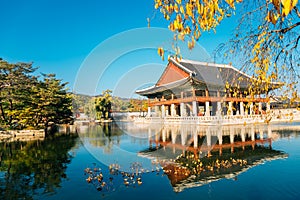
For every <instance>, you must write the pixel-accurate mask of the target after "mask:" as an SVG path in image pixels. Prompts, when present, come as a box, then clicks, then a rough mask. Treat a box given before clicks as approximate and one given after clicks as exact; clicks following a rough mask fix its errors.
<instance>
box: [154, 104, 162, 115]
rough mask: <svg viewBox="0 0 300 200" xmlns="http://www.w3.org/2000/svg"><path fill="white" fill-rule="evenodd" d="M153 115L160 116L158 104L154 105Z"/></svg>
mask: <svg viewBox="0 0 300 200" xmlns="http://www.w3.org/2000/svg"><path fill="white" fill-rule="evenodd" d="M155 115H156V116H157V117H159V116H161V113H160V111H159V107H158V106H155Z"/></svg>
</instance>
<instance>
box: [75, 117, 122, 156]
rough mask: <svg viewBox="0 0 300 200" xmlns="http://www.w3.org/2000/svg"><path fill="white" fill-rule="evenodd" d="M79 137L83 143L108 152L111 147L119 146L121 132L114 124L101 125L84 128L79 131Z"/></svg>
mask: <svg viewBox="0 0 300 200" xmlns="http://www.w3.org/2000/svg"><path fill="white" fill-rule="evenodd" d="M79 135H80V137H81V138H82V139H86V140H85V142H88V143H89V144H91V145H93V146H95V147H104V149H105V151H106V152H110V151H111V148H112V146H113V145H119V144H120V140H121V138H120V137H121V135H123V131H122V130H121V129H120V128H119V126H118V125H117V124H115V123H103V124H101V125H99V126H85V127H81V128H80V129H79Z"/></svg>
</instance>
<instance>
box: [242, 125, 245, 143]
mask: <svg viewBox="0 0 300 200" xmlns="http://www.w3.org/2000/svg"><path fill="white" fill-rule="evenodd" d="M241 139H242V142H245V141H246V136H245V127H242V128H241Z"/></svg>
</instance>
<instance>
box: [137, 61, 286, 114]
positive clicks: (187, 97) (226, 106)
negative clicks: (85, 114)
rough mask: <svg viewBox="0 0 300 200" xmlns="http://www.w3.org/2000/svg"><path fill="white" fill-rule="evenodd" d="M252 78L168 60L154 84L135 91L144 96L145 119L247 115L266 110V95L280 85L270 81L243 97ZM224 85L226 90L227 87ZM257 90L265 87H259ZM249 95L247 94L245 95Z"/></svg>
mask: <svg viewBox="0 0 300 200" xmlns="http://www.w3.org/2000/svg"><path fill="white" fill-rule="evenodd" d="M252 83H253V78H252V77H251V76H249V75H247V74H245V73H244V72H242V71H240V70H238V69H236V68H234V67H233V66H231V65H226V64H215V63H206V62H199V61H192V60H185V59H180V60H178V59H176V58H173V57H171V58H170V59H169V62H168V64H167V67H166V69H165V70H164V72H163V73H162V75H161V76H160V78H159V80H158V81H157V83H156V84H155V85H153V86H151V87H148V88H145V89H140V90H137V91H136V93H137V94H139V95H142V96H145V97H148V105H149V107H148V114H147V117H146V118H151V117H152V118H168V117H169V118H170V117H173V118H174V117H177V118H182V117H197V116H198V117H200V116H204V117H208V116H210V117H211V116H223V117H224V116H251V115H262V114H265V113H268V111H269V110H270V98H269V96H268V92H269V91H271V90H274V89H277V88H279V87H281V86H282V84H280V83H277V82H272V83H271V84H269V85H268V86H267V90H264V89H261V90H260V94H255V95H252V96H251V95H247V91H248V89H249V86H251V84H252ZM228 85H229V86H230V87H228ZM261 88H266V86H265V85H262V87H261ZM248 94H249V93H248Z"/></svg>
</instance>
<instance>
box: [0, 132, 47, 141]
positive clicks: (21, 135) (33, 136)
mask: <svg viewBox="0 0 300 200" xmlns="http://www.w3.org/2000/svg"><path fill="white" fill-rule="evenodd" d="M44 138H45V131H44V130H7V131H0V141H17V140H19V141H28V140H37V139H44Z"/></svg>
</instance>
